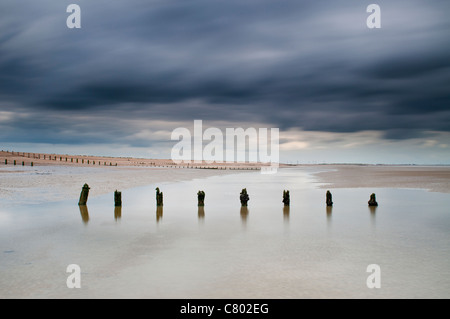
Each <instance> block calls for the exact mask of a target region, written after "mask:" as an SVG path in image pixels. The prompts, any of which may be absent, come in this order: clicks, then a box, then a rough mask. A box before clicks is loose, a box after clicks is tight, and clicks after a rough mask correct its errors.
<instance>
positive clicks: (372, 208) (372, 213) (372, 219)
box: [369, 206, 377, 226]
mask: <svg viewBox="0 0 450 319" xmlns="http://www.w3.org/2000/svg"><path fill="white" fill-rule="evenodd" d="M369 211H370V222H371V223H372V226H375V222H376V218H375V217H376V212H377V206H369Z"/></svg>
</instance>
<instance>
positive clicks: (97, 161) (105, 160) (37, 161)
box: [0, 150, 268, 170]
mask: <svg viewBox="0 0 450 319" xmlns="http://www.w3.org/2000/svg"><path fill="white" fill-rule="evenodd" d="M14 163H15V164H14ZM5 164H6V165H16V166H55V165H63V166H83V167H111V166H114V167H116V166H119V167H165V168H202V169H241V170H259V169H261V167H264V166H268V164H262V163H253V162H251V163H247V162H245V163H233V162H224V163H207V162H205V161H201V162H196V161H195V162H194V161H191V162H188V163H182V164H177V163H175V162H174V161H172V160H171V159H146V158H133V157H107V156H93V155H68V154H48V153H29V152H17V151H3V150H2V151H0V165H5Z"/></svg>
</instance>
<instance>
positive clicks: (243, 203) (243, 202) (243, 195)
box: [239, 188, 250, 207]
mask: <svg viewBox="0 0 450 319" xmlns="http://www.w3.org/2000/svg"><path fill="white" fill-rule="evenodd" d="M239 199H240V200H241V206H242V207H247V202H248V201H249V200H250V196H248V193H247V188H243V189H242V191H241V194H240V197H239Z"/></svg>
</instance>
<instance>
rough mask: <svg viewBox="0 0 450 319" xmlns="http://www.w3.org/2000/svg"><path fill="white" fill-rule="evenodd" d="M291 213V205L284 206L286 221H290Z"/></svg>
mask: <svg viewBox="0 0 450 319" xmlns="http://www.w3.org/2000/svg"><path fill="white" fill-rule="evenodd" d="M289 213H290V207H289V206H283V219H284V221H285V222H289Z"/></svg>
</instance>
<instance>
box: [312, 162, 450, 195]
mask: <svg viewBox="0 0 450 319" xmlns="http://www.w3.org/2000/svg"><path fill="white" fill-rule="evenodd" d="M318 168H320V169H321V170H322V171H321V172H318V173H315V174H314V175H315V177H316V178H317V182H318V183H321V184H322V183H323V184H324V185H319V187H320V188H409V189H425V190H428V191H431V192H439V193H450V166H414V165H411V166H389V165H320V166H318Z"/></svg>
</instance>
